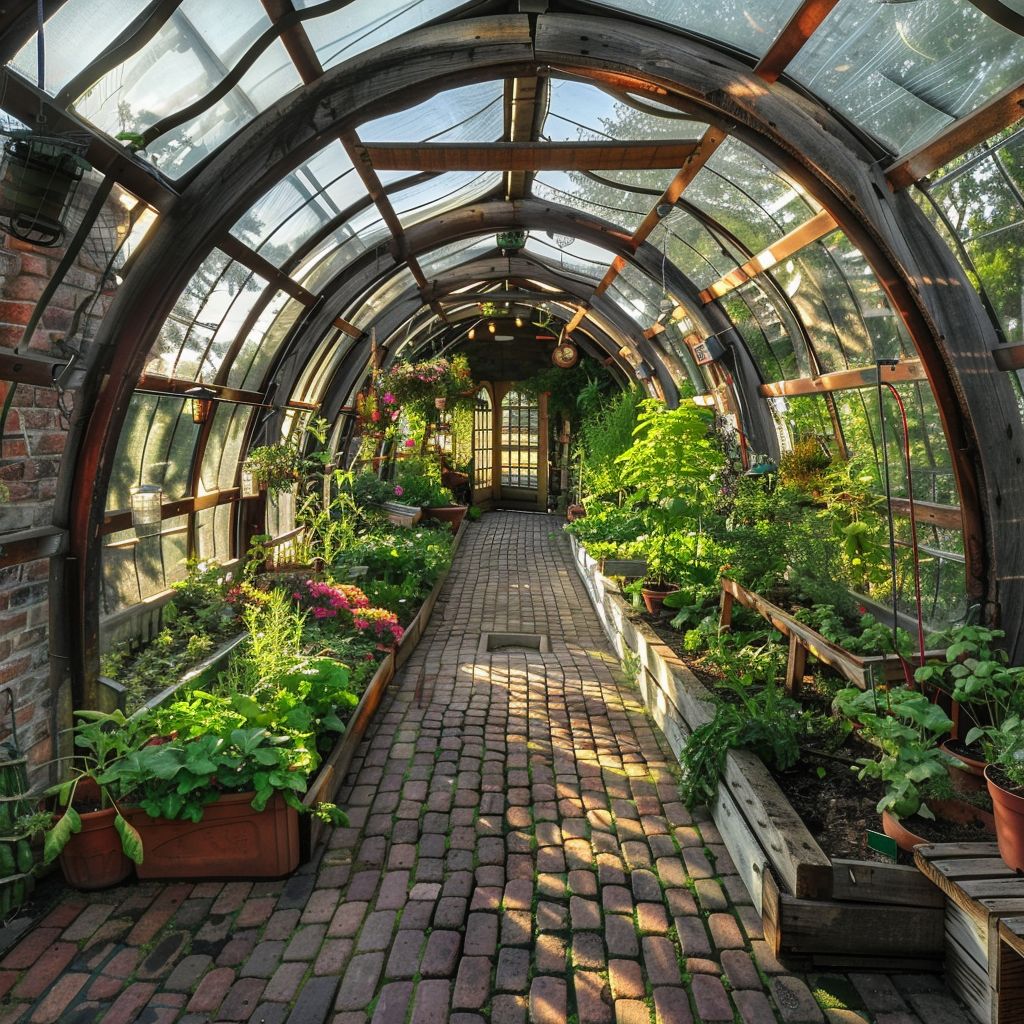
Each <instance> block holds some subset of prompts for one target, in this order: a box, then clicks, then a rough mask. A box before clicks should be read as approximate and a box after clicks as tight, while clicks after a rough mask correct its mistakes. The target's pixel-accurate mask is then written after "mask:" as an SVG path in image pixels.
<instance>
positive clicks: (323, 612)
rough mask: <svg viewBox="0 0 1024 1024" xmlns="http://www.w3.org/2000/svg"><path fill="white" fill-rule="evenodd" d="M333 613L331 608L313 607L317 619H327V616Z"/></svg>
mask: <svg viewBox="0 0 1024 1024" xmlns="http://www.w3.org/2000/svg"><path fill="white" fill-rule="evenodd" d="M332 614H333V613H332V612H331V610H330V608H314V609H313V617H314V618H317V619H326V618H328V617H329V616H330V615H332Z"/></svg>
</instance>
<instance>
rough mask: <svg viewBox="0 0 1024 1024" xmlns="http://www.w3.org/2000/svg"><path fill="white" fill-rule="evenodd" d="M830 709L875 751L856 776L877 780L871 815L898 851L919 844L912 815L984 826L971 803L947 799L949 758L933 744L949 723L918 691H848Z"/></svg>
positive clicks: (861, 762) (896, 688) (900, 688)
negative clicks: (876, 815)
mask: <svg viewBox="0 0 1024 1024" xmlns="http://www.w3.org/2000/svg"><path fill="white" fill-rule="evenodd" d="M836 704H837V706H838V707H839V709H840V711H842V713H843V714H844V715H846V716H847V717H848V718H849V719H851V720H853V721H856V722H857V723H858V724H859V726H860V730H861V737H862V738H863V739H865V740H866V741H868V742H870V743H873V744H874V745H875V746H877V747H878V749H879V755H878V756H877V757H875V758H867V757H864V758H859V759H858V764H859V765H860V770H859V772H858V777H859V778H861V779H864V778H873V779H878V780H879V781H880V782H882V784H883V785H884V787H885V790H884V792H883V794H882V799H881V800H879V802H878V806H877V810H878V811H879V813H880V814H881V815H882V828H883V831H884V832H885V833H886V835H888V836H890V837H891V838H893V839H895V840H896V842H897V843H898V844H899V845H900V847H901V849H905V850H908V851H909V850H912V849H913V848H914V846H915V845H917V844H918V843H920V842H923V841H924V840H923V839H922V838H921V837H919V836H918V835H916V834H915V833H914V832H913V831H912V830H911V828H910V827H908V825H907V823H906V822H907V819H912V818H913V817H914V816H917V817H918V818H925V819H929V820H934V819H935V818H936V816H937V815H938V816H939V817H942V818H944V819H945V820H951V821H958V822H960V823H962V824H970V823H972V822H977V823H980V824H982V825H983V826H987V825H988V824H989V823H988V821H987V820H986V818H985V813H984V812H983V811H981V810H979V809H978V808H977V807H975V806H974V805H973V804H970V803H967V802H965V801H962V800H956V799H950V797H951V796H952V793H951V791H950V788H949V781H948V775H947V771H946V766H947V764H948V763H949V760H950V759H949V755H947V754H946V753H945V751H943V749H942V748H941V747H940V746H939V740H940V739H941V738H942V737H943V736H945V735H946V734H947V733H948V732H949V731H950V730H951V729H952V727H953V722H952V721H951V720H950V718H949V716H948V715H947V714H946V713H945V711H943V710H942V708H940V707H939V706H938V705H937V704H933V703H932V702H931V701H930V700H929V699H928V697H927V696H926V695H925V694H923V693H922V692H921V691H920V690H911V689H909V688H908V687H905V686H894V687H892V688H890V689H885V688H882V687H876V688H875V689H873V690H858V689H855V688H853V687H849V688H847V689H844V690H840V691H839V693H838V694H837V695H836ZM943 787H945V789H946V790H947V792H946V793H943ZM911 824H912V823H911Z"/></svg>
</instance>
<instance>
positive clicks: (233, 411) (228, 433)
mask: <svg viewBox="0 0 1024 1024" xmlns="http://www.w3.org/2000/svg"><path fill="white" fill-rule="evenodd" d="M214 410H215V411H214V415H213V423H212V424H211V427H210V436H209V438H208V439H207V442H206V451H205V452H204V453H203V465H202V467H201V469H200V474H199V493H200V494H208V493H210V492H211V491H218V490H226V489H228V488H230V487H236V486H237V485H238V469H239V463H240V462H241V457H242V442H243V440H244V439H245V430H246V427H247V426H248V425H249V422H250V420H251V419H252V416H253V415H254V414H255V413H258V412H259V411H260V410H259V409H256V408H255V407H253V406H251V405H235V404H233V403H231V402H218V403H217V404H216V405H215V406H214Z"/></svg>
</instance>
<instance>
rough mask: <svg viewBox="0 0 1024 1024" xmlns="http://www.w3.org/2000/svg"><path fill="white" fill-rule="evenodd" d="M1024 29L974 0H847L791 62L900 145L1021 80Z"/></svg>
mask: <svg viewBox="0 0 1024 1024" xmlns="http://www.w3.org/2000/svg"><path fill="white" fill-rule="evenodd" d="M1022 66H1024V38H1021V36H1019V35H1017V34H1016V33H1014V32H1011V31H1010V30H1009V29H1005V28H1003V27H1002V26H1000V25H999V24H997V23H996V22H995V21H993V20H992V19H991V18H988V17H987V16H986V15H984V14H983V13H982V12H981V11H980V10H978V7H977V6H975V5H974V4H973V3H971V2H969V0H917V2H916V3H899V4H896V3H873V4H872V3H865V2H864V0H840V2H839V4H838V5H837V6H836V7H835V9H834V10H833V11H832V13H831V14H830V15H829V16H828V18H827V19H826V20H825V22H824V23H823V24H822V26H821V28H819V29H818V31H817V32H815V33H814V35H813V36H811V38H810V40H809V41H808V42H807V44H806V45H805V46H804V47H803V49H801V50H800V52H799V53H798V54H797V55H796V57H795V58H794V59H793V61H792V63H791V64H790V65H789V67H788V68H787V69H786V70H787V74H790V75H792V76H793V77H794V78H795V79H796V80H797V81H799V82H800V83H801V84H802V85H804V86H806V87H807V88H808V89H810V90H811V92H813V93H814V94H815V95H817V96H820V97H821V98H822V99H823V100H824V101H825V102H826V103H829V104H830V105H832V106H834V107H836V109H838V110H839V111H840V112H841V113H843V114H845V115H846V116H847V117H849V118H850V119H851V120H852V121H853V122H854V123H855V124H857V125H859V126H860V127H861V128H864V129H865V130H867V131H868V132H870V133H871V134H872V135H874V136H875V137H876V138H878V139H879V140H880V141H881V142H882V143H883V144H884V145H885V146H887V147H888V148H889V149H891V150H893V151H894V152H897V153H902V152H906V151H907V150H910V149H913V148H914V147H915V146H918V145H920V144H921V143H923V142H926V141H927V140H928V139H929V138H931V137H932V136H933V135H935V133H936V132H938V131H940V130H941V129H942V128H944V127H945V126H946V125H947V124H949V123H950V122H952V121H953V120H955V119H956V118H959V117H963V116H964V115H965V114H969V113H970V112H971V111H972V110H975V109H976V108H977V107H980V106H981V105H982V104H983V103H985V102H986V101H987V100H989V99H991V98H992V97H993V96H995V95H997V94H998V93H1000V92H1002V91H1003V90H1004V89H1007V88H1009V87H1010V86H1011V85H1014V84H1015V83H1017V82H1019V81H1020V77H1021V67H1022Z"/></svg>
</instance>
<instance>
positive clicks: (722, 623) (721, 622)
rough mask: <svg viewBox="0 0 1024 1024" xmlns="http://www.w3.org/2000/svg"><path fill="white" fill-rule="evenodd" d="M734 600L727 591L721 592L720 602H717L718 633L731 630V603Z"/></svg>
mask: <svg viewBox="0 0 1024 1024" xmlns="http://www.w3.org/2000/svg"><path fill="white" fill-rule="evenodd" d="M734 600H735V598H733V596H732V594H730V593H729V591H728V590H723V591H722V600H721V601H720V602H719V608H720V611H719V613H718V632H719V634H722V633H727V632H728V631H729V630H730V629H731V628H732V603H733V601H734Z"/></svg>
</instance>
